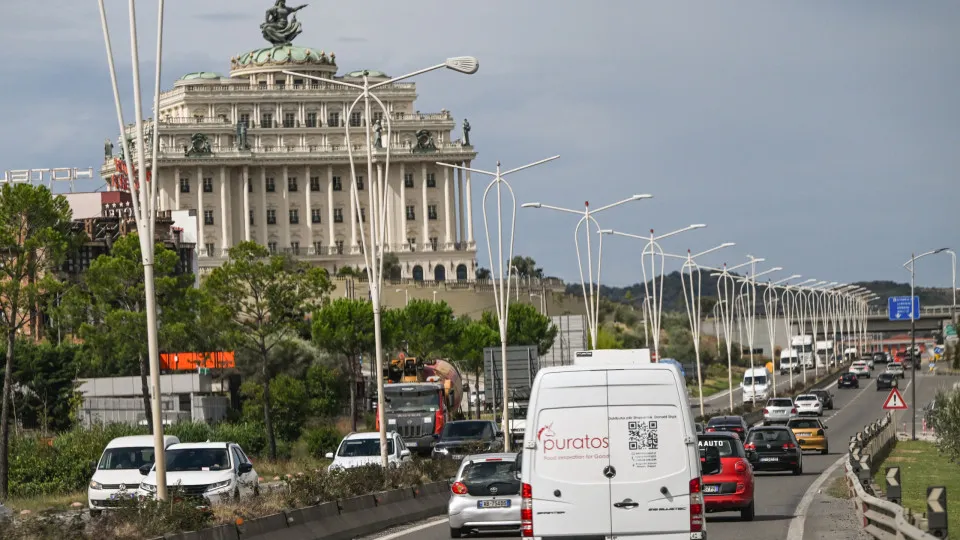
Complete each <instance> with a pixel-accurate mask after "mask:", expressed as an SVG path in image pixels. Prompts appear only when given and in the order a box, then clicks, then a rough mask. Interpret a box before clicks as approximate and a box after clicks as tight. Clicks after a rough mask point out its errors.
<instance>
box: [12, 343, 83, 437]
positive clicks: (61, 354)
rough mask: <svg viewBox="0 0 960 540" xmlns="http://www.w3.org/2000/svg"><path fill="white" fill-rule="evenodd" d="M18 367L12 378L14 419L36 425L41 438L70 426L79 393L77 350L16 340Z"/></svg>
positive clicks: (70, 346) (70, 347)
mask: <svg viewBox="0 0 960 540" xmlns="http://www.w3.org/2000/svg"><path fill="white" fill-rule="evenodd" d="M16 347H17V362H16V364H17V366H16V368H15V370H14V373H13V378H14V380H16V381H17V382H18V383H19V387H20V388H19V393H20V394H21V396H20V398H19V399H18V400H17V401H18V407H17V411H18V412H17V417H18V419H19V420H20V422H22V423H23V425H24V426H25V427H26V426H36V427H37V428H39V429H40V431H41V433H43V434H44V436H46V435H48V434H49V433H50V432H51V431H57V432H59V431H64V430H67V429H70V428H71V427H72V426H73V422H74V420H75V418H76V410H75V408H76V407H77V406H78V405H79V401H80V394H79V392H77V390H76V382H75V381H76V373H77V371H76V370H77V364H76V357H77V355H78V353H79V352H80V347H78V346H76V345H73V344H70V343H64V344H61V345H53V344H50V343H47V342H40V343H35V342H33V341H29V340H26V339H20V340H17V345H16Z"/></svg>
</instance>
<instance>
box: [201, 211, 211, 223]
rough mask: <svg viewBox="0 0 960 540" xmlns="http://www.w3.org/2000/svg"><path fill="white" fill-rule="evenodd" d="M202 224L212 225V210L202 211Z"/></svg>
mask: <svg viewBox="0 0 960 540" xmlns="http://www.w3.org/2000/svg"><path fill="white" fill-rule="evenodd" d="M203 224H204V225H213V210H204V211H203Z"/></svg>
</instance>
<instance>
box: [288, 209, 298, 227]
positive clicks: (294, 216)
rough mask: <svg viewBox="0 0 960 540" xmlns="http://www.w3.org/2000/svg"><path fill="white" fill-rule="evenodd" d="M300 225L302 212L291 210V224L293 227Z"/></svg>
mask: <svg viewBox="0 0 960 540" xmlns="http://www.w3.org/2000/svg"><path fill="white" fill-rule="evenodd" d="M298 223H300V211H299V210H297V209H296V208H291V209H290V224H291V225H296V224H298Z"/></svg>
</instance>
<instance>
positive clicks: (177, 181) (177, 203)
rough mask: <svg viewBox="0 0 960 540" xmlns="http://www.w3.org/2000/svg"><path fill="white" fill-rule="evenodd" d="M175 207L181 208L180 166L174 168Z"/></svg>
mask: <svg viewBox="0 0 960 540" xmlns="http://www.w3.org/2000/svg"><path fill="white" fill-rule="evenodd" d="M173 209H174V210H180V167H174V168H173Z"/></svg>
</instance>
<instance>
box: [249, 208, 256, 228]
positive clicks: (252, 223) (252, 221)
mask: <svg viewBox="0 0 960 540" xmlns="http://www.w3.org/2000/svg"><path fill="white" fill-rule="evenodd" d="M253 214H254V212H253V210H251V211H250V224H251V225H255V223H254V219H253Z"/></svg>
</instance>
